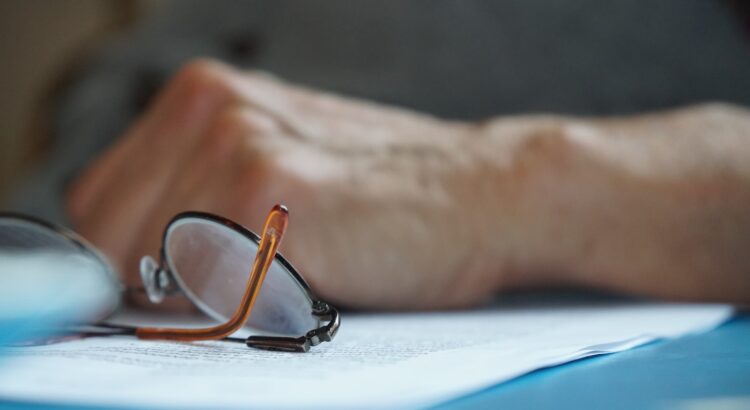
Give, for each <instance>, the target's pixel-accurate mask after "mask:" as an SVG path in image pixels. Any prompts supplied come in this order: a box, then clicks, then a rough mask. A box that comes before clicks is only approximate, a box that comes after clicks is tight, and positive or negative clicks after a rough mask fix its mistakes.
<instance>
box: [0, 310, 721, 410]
mask: <svg viewBox="0 0 750 410" xmlns="http://www.w3.org/2000/svg"><path fill="white" fill-rule="evenodd" d="M730 315H731V308H730V307H727V306H721V305H672V304H643V303H625V302H619V303H615V302H610V303H593V304H584V305H581V304H570V303H568V304H557V305H546V306H540V305H535V304H531V305H523V304H521V305H518V304H515V305H514V304H511V305H501V306H495V307H493V308H490V309H485V310H475V311H462V312H449V313H412V314H356V315H354V314H349V315H344V316H343V320H342V325H341V331H340V333H339V335H338V336H337V338H336V339H335V340H334V341H333V342H331V343H324V344H321V345H319V346H316V347H314V348H313V349H312V350H311V351H310V352H309V353H277V352H268V351H261V350H253V349H250V348H248V347H246V346H245V345H244V344H241V343H232V342H201V343H172V342H145V341H139V340H136V339H134V338H132V337H125V336H118V337H109V338H96V339H85V340H79V341H72V342H66V343H59V344H54V345H48V346H38V347H25V348H12V349H10V350H11V351H12V354H14V355H15V357H14V358H13V359H12V360H6V361H5V364H4V365H3V367H2V368H0V398H3V399H11V400H21V401H24V400H27V401H33V402H37V403H39V402H55V403H76V404H95V405H99V406H104V405H117V406H147V407H150V408H153V407H159V406H164V407H198V408H205V407H211V408H216V407H242V408H248V407H273V408H326V409H330V408H362V407H393V406H428V405H430V404H435V403H439V402H441V401H444V400H447V399H451V398H454V397H457V396H461V395H465V394H468V393H470V392H472V391H476V390H478V389H482V388H485V387H488V386H491V385H494V384H497V383H499V382H502V381H506V380H509V379H511V378H513V377H516V376H519V375H521V374H524V373H527V372H530V371H532V370H534V369H538V368H541V367H546V366H551V365H556V364H560V363H564V362H568V361H571V360H575V359H579V358H582V357H586V356H591V355H597V354H603V353H611V352H617V351H621V350H625V349H629V348H632V347H634V346H637V345H640V344H643V343H646V342H649V341H652V340H654V339H659V338H668V337H676V336H680V335H683V334H686V333H690V332H696V331H701V330H706V329H709V328H712V327H714V326H717V325H718V324H720V323H721V322H723V321H724V320H726V319H727V318H728V317H729V316H730Z"/></svg>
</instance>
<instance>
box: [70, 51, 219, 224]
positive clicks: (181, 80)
mask: <svg viewBox="0 0 750 410" xmlns="http://www.w3.org/2000/svg"><path fill="white" fill-rule="evenodd" d="M231 75H233V74H232V73H231V71H230V70H229V69H228V68H226V67H225V66H223V65H221V64H218V63H214V62H210V61H204V60H200V61H196V62H193V63H191V64H189V65H187V66H186V67H185V68H183V69H182V70H181V71H180V73H178V74H177V75H176V76H175V77H174V79H173V80H172V81H171V82H170V84H169V85H168V86H167V87H166V89H165V90H164V91H163V92H162V93H160V94H159V96H158V97H157V99H156V100H155V102H154V104H153V106H152V107H151V108H150V109H149V110H148V111H146V113H145V114H144V116H143V117H142V118H141V119H139V120H138V121H137V122H136V124H135V125H134V127H133V128H132V129H131V130H130V131H128V133H127V134H126V135H125V136H124V137H123V138H121V139H120V141H118V142H117V144H116V145H115V146H114V147H113V148H112V149H110V150H109V151H108V152H106V153H105V154H104V155H103V156H102V157H101V158H100V159H99V160H97V161H96V162H95V163H94V165H93V166H92V167H90V169H89V170H88V171H87V172H85V173H84V175H83V176H82V178H80V179H79V181H78V182H77V183H76V185H75V187H74V189H73V190H72V191H71V192H70V195H69V197H68V198H69V200H68V208H69V212H70V214H71V217H72V219H73V220H74V221H78V220H80V219H81V218H82V216H83V215H85V214H87V213H88V211H89V210H91V208H92V207H93V205H94V202H95V201H96V199H97V198H98V197H99V196H100V194H101V192H103V191H104V190H105V189H106V188H107V186H108V185H110V184H111V183H112V179H113V177H114V176H115V175H117V174H122V172H121V171H122V169H123V168H127V167H130V168H136V169H142V166H141V165H142V164H143V163H144V162H146V163H147V164H148V163H149V162H151V160H152V159H153V157H155V156H157V155H162V154H163V153H164V151H167V150H171V149H174V147H168V146H166V145H169V143H168V141H169V139H170V138H169V136H171V135H173V134H185V132H184V131H188V133H189V130H190V129H195V128H200V125H201V124H200V122H201V120H202V119H203V118H205V116H201V115H196V114H200V113H201V112H206V111H210V108H211V107H210V106H211V105H212V104H213V105H219V104H221V103H222V102H223V101H222V100H229V99H231V98H233V96H232V95H231V93H230V92H229V91H230V89H229V87H228V86H225V85H226V84H222V81H221V80H220V79H219V78H220V77H229V76H231ZM217 94H218V95H217ZM175 128H176V129H175ZM159 143H161V144H159ZM144 146H146V147H148V148H144ZM135 153H138V154H137V155H136V154H135ZM162 159H163V158H162Z"/></svg>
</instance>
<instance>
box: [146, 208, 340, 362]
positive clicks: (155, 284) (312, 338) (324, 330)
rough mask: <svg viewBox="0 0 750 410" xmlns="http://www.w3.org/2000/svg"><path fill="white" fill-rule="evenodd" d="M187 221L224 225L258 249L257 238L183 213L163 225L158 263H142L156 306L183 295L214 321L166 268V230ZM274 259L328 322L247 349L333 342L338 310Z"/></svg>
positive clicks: (302, 348) (232, 225)
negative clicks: (148, 264) (298, 333)
mask: <svg viewBox="0 0 750 410" xmlns="http://www.w3.org/2000/svg"><path fill="white" fill-rule="evenodd" d="M187 218H194V219H202V220H206V221H209V222H213V223H217V224H220V225H223V226H225V227H227V228H229V229H231V230H233V231H234V232H236V233H239V234H240V235H242V236H243V237H245V238H246V239H248V240H250V241H252V242H253V243H254V244H255V245H256V246H260V237H259V236H258V235H257V234H256V233H255V232H253V231H251V230H249V229H248V228H246V227H244V226H242V225H240V224H238V223H236V222H234V221H232V220H230V219H228V218H225V217H222V216H219V215H215V214H212V213H209V212H202V211H185V212H181V213H179V214H177V215H175V216H174V217H173V218H172V219H171V220H170V221H169V222H168V223H167V225H166V226H165V228H164V232H163V233H162V239H161V241H162V246H161V247H160V249H159V262H158V263H157V264H156V265H155V266H153V267H152V269H149V270H146V269H147V268H146V267H145V266H144V262H143V261H142V262H141V279H142V280H143V284H144V286H145V291H146V294H147V296H148V297H149V299H150V300H151V301H152V302H154V303H159V302H161V300H162V299H163V297H164V296H168V295H174V294H178V293H182V294H183V295H185V296H186V297H187V298H188V299H190V301H191V302H192V303H193V304H194V305H196V307H198V308H199V309H200V310H201V311H203V313H205V314H207V315H209V316H211V317H213V318H214V319H218V318H217V317H215V316H216V314H215V312H211V311H207V309H206V308H204V306H203V303H199V302H197V300H198V298H197V297H196V296H194V295H192V293H191V292H190V291H189V290H188V289H186V288H187V287H186V286H185V285H184V284H182V281H181V279H180V278H179V275H175V273H174V272H172V269H171V267H170V266H168V265H169V263H168V258H167V255H166V250H165V244H166V241H167V236H168V234H169V229H170V227H171V226H172V225H173V224H174V223H176V222H178V221H180V220H182V219H187ZM144 258H146V257H144ZM274 260H275V261H276V262H278V263H280V264H281V265H282V266H283V267H284V268H285V269H286V271H287V272H288V273H290V274H291V276H292V278H293V279H294V280H295V281H296V283H297V285H298V286H299V287H300V289H301V290H302V291H303V292H304V293H305V296H306V297H307V298H308V299H309V300H310V302H311V308H312V311H311V315H313V316H315V317H317V318H318V320H319V321H320V322H327V323H326V324H325V325H323V326H321V327H318V328H315V329H312V330H310V331H308V332H307V333H305V334H304V335H301V336H299V337H283V336H253V335H251V336H249V337H247V338H246V339H245V344H246V345H247V346H249V347H254V348H258V349H264V350H275V351H286V352H307V351H309V350H310V347H311V346H317V345H319V344H320V343H322V342H330V341H331V340H333V338H334V337H335V336H336V334H337V333H338V330H339V327H340V325H341V319H340V315H339V312H338V310H337V309H336V308H335V307H334V306H332V305H330V304H329V303H327V302H324V301H323V300H321V299H319V298H318V297H317V296H316V295H315V293H314V292H313V291H312V289H311V288H310V286H309V285H308V284H307V282H306V281H305V280H304V279H303V278H302V276H301V275H300V274H299V272H298V271H297V270H296V269H295V268H294V266H292V264H291V263H289V261H288V260H287V259H286V258H284V256H283V255H282V254H281V253H280V252H277V253H276V255H275V256H274ZM261 286H262V284H261ZM194 299H195V300H194Z"/></svg>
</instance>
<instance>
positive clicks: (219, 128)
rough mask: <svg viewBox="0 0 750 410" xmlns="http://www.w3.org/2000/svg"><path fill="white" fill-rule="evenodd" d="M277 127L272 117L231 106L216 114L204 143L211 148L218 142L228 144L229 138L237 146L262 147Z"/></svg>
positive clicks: (205, 135)
mask: <svg viewBox="0 0 750 410" xmlns="http://www.w3.org/2000/svg"><path fill="white" fill-rule="evenodd" d="M275 129H277V126H276V124H275V122H274V120H273V119H272V118H270V117H268V116H266V115H264V114H262V113H258V112H255V111H253V110H248V109H246V108H242V107H239V106H229V107H226V108H224V109H221V110H220V111H219V112H218V113H217V114H216V116H215V118H214V119H213V122H212V124H211V125H210V126H209V128H208V131H207V132H206V133H205V134H204V141H203V143H204V144H205V145H206V147H205V148H208V149H211V147H215V146H216V145H217V144H220V145H224V144H226V141H227V140H228V141H229V142H230V143H232V144H233V145H235V146H236V145H238V144H239V143H244V144H246V145H248V146H249V148H252V147H255V148H256V149H260V148H261V146H262V145H263V141H264V137H267V136H270V134H272V133H273V132H274V130H275Z"/></svg>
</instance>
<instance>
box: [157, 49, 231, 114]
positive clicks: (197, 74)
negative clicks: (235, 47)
mask: <svg viewBox="0 0 750 410" xmlns="http://www.w3.org/2000/svg"><path fill="white" fill-rule="evenodd" d="M231 80H232V72H231V69H230V68H229V67H227V66H225V65H223V64H222V63H219V62H218V61H213V60H208V59H199V60H194V61H191V62H189V63H187V64H185V65H184V66H183V67H182V68H181V69H180V70H179V71H178V72H177V74H175V76H174V77H173V80H172V85H173V87H175V88H177V90H178V93H180V94H181V98H180V101H182V103H184V104H186V105H189V106H192V105H194V104H195V103H196V102H200V101H204V100H206V99H207V98H215V99H219V100H228V99H230V98H232V97H233V96H234V92H233V88H232V81H231Z"/></svg>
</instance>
